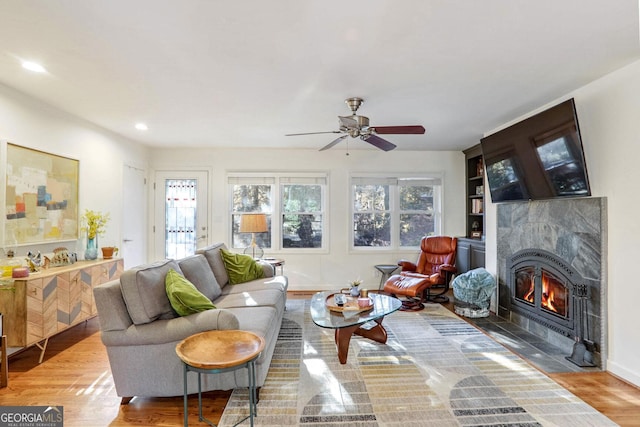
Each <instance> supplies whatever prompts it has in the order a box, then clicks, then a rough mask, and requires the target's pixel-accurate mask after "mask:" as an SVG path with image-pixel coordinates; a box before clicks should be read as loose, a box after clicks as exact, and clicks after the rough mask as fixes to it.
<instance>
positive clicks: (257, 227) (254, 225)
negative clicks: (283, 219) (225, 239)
mask: <svg viewBox="0 0 640 427" xmlns="http://www.w3.org/2000/svg"><path fill="white" fill-rule="evenodd" d="M267 231H269V229H268V228H267V216H266V215H265V214H263V213H250V214H243V215H242V216H241V217H240V233H251V245H250V246H249V247H247V248H246V249H245V250H244V253H245V254H246V253H247V252H248V251H249V250H251V256H252V257H253V258H256V252H258V258H261V257H262V254H263V253H264V251H263V250H262V248H260V246H258V244H257V243H256V233H266V232H267Z"/></svg>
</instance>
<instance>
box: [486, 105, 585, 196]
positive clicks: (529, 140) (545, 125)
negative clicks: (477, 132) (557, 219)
mask: <svg viewBox="0 0 640 427" xmlns="http://www.w3.org/2000/svg"><path fill="white" fill-rule="evenodd" d="M480 145H481V147H482V157H483V159H484V164H485V169H486V173H487V180H488V182H489V190H490V192H491V201H492V202H494V203H500V202H509V201H523V200H541V199H553V198H557V197H585V196H590V195H591V189H590V187H589V178H588V175H587V165H586V163H585V160H584V151H583V149H582V140H581V139H580V128H579V126H578V117H577V115H576V109H575V103H574V101H573V98H572V99H569V100H568V101H565V102H563V103H561V104H559V105H556V106H555V107H551V108H549V109H548V110H545V111H543V112H541V113H538V114H536V115H534V116H533V117H530V118H528V119H526V120H523V121H521V122H519V123H516V124H514V125H512V126H509V127H508V128H506V129H503V130H501V131H499V132H496V133H494V134H492V135H489V136H487V137H485V138H482V139H481V140H480Z"/></svg>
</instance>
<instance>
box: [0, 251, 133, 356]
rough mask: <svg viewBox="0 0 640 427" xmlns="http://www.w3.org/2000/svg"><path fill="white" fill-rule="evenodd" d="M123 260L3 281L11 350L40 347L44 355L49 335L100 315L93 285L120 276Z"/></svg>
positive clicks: (1, 303) (1, 305)
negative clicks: (94, 297) (94, 298)
mask: <svg viewBox="0 0 640 427" xmlns="http://www.w3.org/2000/svg"><path fill="white" fill-rule="evenodd" d="M123 268H124V264H123V260H122V259H118V258H114V259H109V260H96V261H78V262H76V263H75V264H71V265H68V266H64V267H53V268H48V269H46V270H41V271H39V272H37V273H31V275H30V276H29V277H25V278H24V279H4V280H3V281H2V282H0V313H2V314H3V317H4V334H5V335H6V336H7V344H8V346H9V348H10V349H11V350H12V352H15V351H18V350H21V349H24V348H27V347H30V346H32V345H36V346H38V347H39V348H40V349H41V350H42V352H41V354H40V362H42V358H43V357H44V352H45V350H46V348H47V343H48V340H49V338H50V337H52V336H53V335H55V334H57V333H59V332H62V331H64V330H66V329H68V328H70V327H72V326H75V325H77V324H78V323H80V322H82V321H85V320H87V319H90V318H92V317H94V316H95V315H96V314H97V311H96V305H95V302H94V300H93V288H94V287H96V286H98V285H100V284H102V283H106V282H108V281H110V280H114V279H118V278H119V277H120V275H121V274H122V271H123Z"/></svg>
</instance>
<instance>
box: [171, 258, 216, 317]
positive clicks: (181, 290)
mask: <svg viewBox="0 0 640 427" xmlns="http://www.w3.org/2000/svg"><path fill="white" fill-rule="evenodd" d="M165 289H166V291H167V296H168V297H169V302H170V303H171V307H173V309H174V310H175V311H176V313H178V314H179V315H180V316H188V315H190V314H194V313H200V312H201V311H206V310H211V309H212V308H216V306H215V305H213V303H212V302H211V300H210V299H209V298H207V297H206V296H204V294H203V293H202V292H200V291H199V290H198V289H197V288H196V287H195V286H194V284H193V283H191V282H190V281H189V280H187V279H186V278H185V277H184V276H182V275H181V274H179V273H178V272H177V271H175V270H174V269H171V270H169V272H168V273H167V277H165Z"/></svg>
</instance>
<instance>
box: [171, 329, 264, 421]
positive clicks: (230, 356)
mask: <svg viewBox="0 0 640 427" xmlns="http://www.w3.org/2000/svg"><path fill="white" fill-rule="evenodd" d="M264 346H265V341H264V339H263V338H262V337H259V336H258V335H256V334H254V333H252V332H248V331H239V330H221V331H218V330H214V331H206V332H201V333H199V334H195V335H192V336H190V337H188V338H186V339H184V340H182V341H181V342H180V343H178V345H177V346H176V354H177V355H178V357H179V358H180V360H182V362H183V367H184V369H183V380H184V426H185V427H187V426H188V425H189V413H188V389H187V373H188V372H189V371H193V372H197V374H198V419H199V421H204V422H205V423H207V424H209V425H210V426H212V427H216V426H215V424H213V423H212V422H211V421H210V420H208V419H207V418H205V417H204V416H203V415H202V379H201V374H221V373H224V372H230V371H235V370H237V369H242V368H247V372H248V376H249V415H248V416H246V417H245V418H243V419H242V420H240V421H238V422H237V423H236V424H234V426H237V425H238V424H240V423H242V422H243V421H245V420H247V419H249V420H250V424H251V426H253V419H254V417H255V416H256V415H257V413H258V411H257V403H258V402H257V392H256V368H255V360H256V359H257V358H258V357H259V356H260V353H261V352H262V350H263V349H264Z"/></svg>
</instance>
